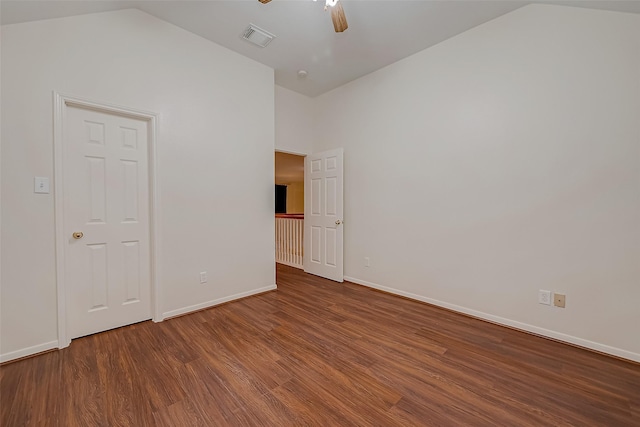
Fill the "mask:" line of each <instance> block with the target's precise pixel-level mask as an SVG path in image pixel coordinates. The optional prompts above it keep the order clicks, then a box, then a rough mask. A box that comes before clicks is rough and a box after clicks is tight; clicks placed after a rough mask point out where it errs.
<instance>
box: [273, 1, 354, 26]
mask: <svg viewBox="0 0 640 427" xmlns="http://www.w3.org/2000/svg"><path fill="white" fill-rule="evenodd" d="M260 1H262V0H260ZM331 20H332V21H333V29H334V30H336V33H341V32H343V31H344V30H346V29H347V28H349V24H347V17H346V16H345V15H344V9H343V8H342V4H341V3H340V2H338V3H336V5H335V6H333V7H332V8H331Z"/></svg>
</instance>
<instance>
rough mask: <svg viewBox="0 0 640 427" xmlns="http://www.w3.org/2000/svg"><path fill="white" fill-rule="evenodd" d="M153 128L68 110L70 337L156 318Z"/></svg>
mask: <svg viewBox="0 0 640 427" xmlns="http://www.w3.org/2000/svg"><path fill="white" fill-rule="evenodd" d="M147 126H148V124H147V122H146V121H143V120H139V119H134V118H129V117H124V116H119V115H115V114H108V113H105V112H100V111H94V110H91V109H84V108H76V107H72V106H66V107H65V119H64V130H63V132H64V148H63V150H64V154H63V162H64V163H63V171H64V172H63V176H64V195H63V197H64V204H65V206H64V212H65V218H64V230H65V236H66V237H65V264H66V265H65V284H66V305H67V328H68V335H69V337H70V338H77V337H80V336H84V335H88V334H92V333H96V332H100V331H104V330H107V329H112V328H115V327H119V326H123V325H128V324H131V323H136V322H139V321H142V320H147V319H149V318H151V292H150V247H149V178H148V147H147V145H148V129H147ZM74 233H76V234H75V235H74Z"/></svg>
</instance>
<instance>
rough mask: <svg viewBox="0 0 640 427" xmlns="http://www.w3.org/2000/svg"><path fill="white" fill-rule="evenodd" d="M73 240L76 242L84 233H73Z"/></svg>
mask: <svg viewBox="0 0 640 427" xmlns="http://www.w3.org/2000/svg"><path fill="white" fill-rule="evenodd" d="M72 236H73V238H74V239H76V240H78V239H82V237H83V236H84V233H83V232H82V231H76V232H75V233H73V234H72Z"/></svg>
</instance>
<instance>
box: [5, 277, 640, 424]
mask: <svg viewBox="0 0 640 427" xmlns="http://www.w3.org/2000/svg"><path fill="white" fill-rule="evenodd" d="M277 272H278V290H277V291H275V292H270V293H266V294H262V295H259V296H254V297H250V298H246V299H244V300H241V301H237V302H233V303H229V304H225V305H222V306H219V307H215V308H211V309H208V310H204V311H200V312H197V313H194V314H190V315H186V316H183V317H179V318H175V319H171V320H167V321H165V322H162V323H158V324H154V323H152V322H144V323H139V324H136V325H132V326H128V327H124V328H120V329H116V330H112V331H109V332H104V333H101V334H96V335H92V336H89V337H85V338H80V339H77V340H74V341H73V343H72V344H71V346H70V347H68V348H66V349H64V350H62V351H54V352H50V353H46V354H43V355H40V356H37V357H33V358H30V359H25V360H22V361H18V362H15V363H10V364H6V365H4V366H2V367H1V368H0V376H1V377H0V382H1V388H0V392H1V395H0V404H1V406H2V407H1V410H0V412H1V414H0V425H2V426H3V427H9V426H24V425H28V426H64V427H71V426H83V427H84V426H156V425H157V426H174V427H176V426H568V425H573V426H615V427H618V426H640V366H639V365H636V364H633V363H627V362H624V361H621V360H617V359H614V358H610V357H606V356H603V355H599V354H595V353H592V352H589V351H586V350H581V349H578V348H574V347H571V346H568V345H563V344H560V343H557V342H553V341H549V340H546V339H543V338H539V337H535V336H531V335H527V334H525V333H521V332H517V331H513V330H510V329H507V328H503V327H500V326H496V325H493V324H490V323H485V322H482V321H480V320H475V319H471V318H468V317H465V316H462V315H458V314H455V313H452V312H449V311H446V310H442V309H439V308H435V307H432V306H429V305H426V304H422V303H418V302H414V301H410V300H406V299H402V298H399V297H395V296H392V295H388V294H384V293H380V292H376V291H373V290H370V289H367V288H365V287H361V286H357V285H354V284H351V283H344V284H338V283H334V282H331V281H328V280H324V279H320V278H317V277H314V276H309V275H305V274H304V273H302V272H301V271H300V270H296V269H293V268H289V267H284V266H280V265H279V266H278V268H277Z"/></svg>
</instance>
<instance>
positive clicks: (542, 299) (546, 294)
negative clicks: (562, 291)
mask: <svg viewBox="0 0 640 427" xmlns="http://www.w3.org/2000/svg"><path fill="white" fill-rule="evenodd" d="M538 303H539V304H544V305H551V291H545V290H543V289H540V290H539V291H538Z"/></svg>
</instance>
